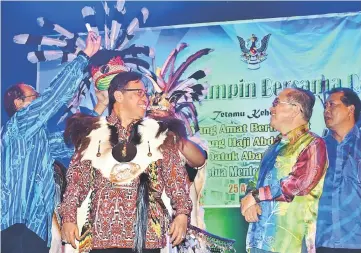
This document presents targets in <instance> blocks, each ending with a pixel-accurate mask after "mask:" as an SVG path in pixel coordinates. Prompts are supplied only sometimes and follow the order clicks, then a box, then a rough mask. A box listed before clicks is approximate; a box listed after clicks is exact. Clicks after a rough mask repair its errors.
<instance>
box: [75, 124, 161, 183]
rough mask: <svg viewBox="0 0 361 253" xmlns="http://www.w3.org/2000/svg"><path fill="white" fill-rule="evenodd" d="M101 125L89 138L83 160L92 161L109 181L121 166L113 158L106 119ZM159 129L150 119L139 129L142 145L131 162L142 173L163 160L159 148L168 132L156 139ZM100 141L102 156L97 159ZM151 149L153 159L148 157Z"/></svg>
mask: <svg viewBox="0 0 361 253" xmlns="http://www.w3.org/2000/svg"><path fill="white" fill-rule="evenodd" d="M100 124H101V127H100V128H98V129H95V130H93V131H92V132H91V133H90V134H89V135H88V136H87V137H88V138H90V143H89V146H88V148H87V149H86V150H85V151H84V152H83V154H82V159H81V160H82V161H83V160H91V161H92V165H93V167H94V168H96V169H98V170H99V171H100V172H101V173H102V175H103V177H105V178H107V179H109V178H110V173H111V171H112V169H113V167H114V166H115V165H116V164H119V162H118V161H116V160H115V159H114V158H113V156H112V146H111V144H110V140H109V138H110V134H111V132H110V129H109V128H108V124H107V121H106V119H105V118H101V119H100ZM158 129H159V124H158V122H157V121H156V120H154V119H149V118H146V119H145V120H143V122H142V124H141V125H140V126H139V127H138V132H139V133H140V135H141V143H140V144H139V145H137V154H136V156H135V157H134V159H133V160H132V161H131V162H132V163H135V164H138V165H139V166H140V167H141V171H145V170H146V168H147V167H148V166H149V164H150V163H151V162H153V161H157V160H159V159H162V158H163V155H162V153H161V152H160V151H159V146H160V145H162V144H163V142H164V140H165V138H166V131H165V132H164V133H162V134H160V136H159V137H158V138H156V133H157V132H158ZM99 141H100V153H101V156H100V157H97V156H96V154H97V153H98V148H99ZM148 142H149V144H148ZM149 148H150V152H151V153H152V156H151V157H149V156H148V155H147V154H148V152H149ZM126 183H129V182H126Z"/></svg>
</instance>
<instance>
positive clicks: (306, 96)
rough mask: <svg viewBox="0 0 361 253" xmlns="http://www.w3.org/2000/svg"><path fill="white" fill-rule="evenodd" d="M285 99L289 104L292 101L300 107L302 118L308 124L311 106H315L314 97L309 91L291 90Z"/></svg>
mask: <svg viewBox="0 0 361 253" xmlns="http://www.w3.org/2000/svg"><path fill="white" fill-rule="evenodd" d="M287 98H288V100H289V102H291V101H292V102H295V103H298V104H300V105H301V108H302V114H303V118H304V119H305V120H306V121H307V122H308V121H309V120H310V119H311V116H312V110H313V106H314V105H315V100H316V98H315V95H313V93H312V92H311V91H309V90H305V89H301V88H292V91H291V92H290V93H289V94H288V95H287Z"/></svg>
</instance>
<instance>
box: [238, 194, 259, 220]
mask: <svg viewBox="0 0 361 253" xmlns="http://www.w3.org/2000/svg"><path fill="white" fill-rule="evenodd" d="M255 204H257V202H256V200H255V199H254V197H253V196H252V194H251V193H248V194H247V195H246V196H245V197H244V198H243V199H242V200H241V211H242V215H243V216H244V215H245V214H244V213H245V211H246V210H247V209H248V208H250V207H251V206H253V205H255Z"/></svg>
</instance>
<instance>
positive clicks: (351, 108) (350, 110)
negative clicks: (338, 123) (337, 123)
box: [348, 105, 355, 117]
mask: <svg viewBox="0 0 361 253" xmlns="http://www.w3.org/2000/svg"><path fill="white" fill-rule="evenodd" d="M348 111H349V116H352V117H354V114H355V106H354V105H350V106H348Z"/></svg>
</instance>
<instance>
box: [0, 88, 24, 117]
mask: <svg viewBox="0 0 361 253" xmlns="http://www.w3.org/2000/svg"><path fill="white" fill-rule="evenodd" d="M21 84H23V83H18V84H15V85H13V86H11V87H10V88H8V89H7V90H6V92H5V95H4V106H5V111H6V113H7V114H8V115H9V117H11V116H13V115H14V114H15V113H16V111H17V109H16V106H15V103H14V101H15V99H17V98H21V97H22V96H24V92H23V90H22V89H21V86H20V85H21Z"/></svg>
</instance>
